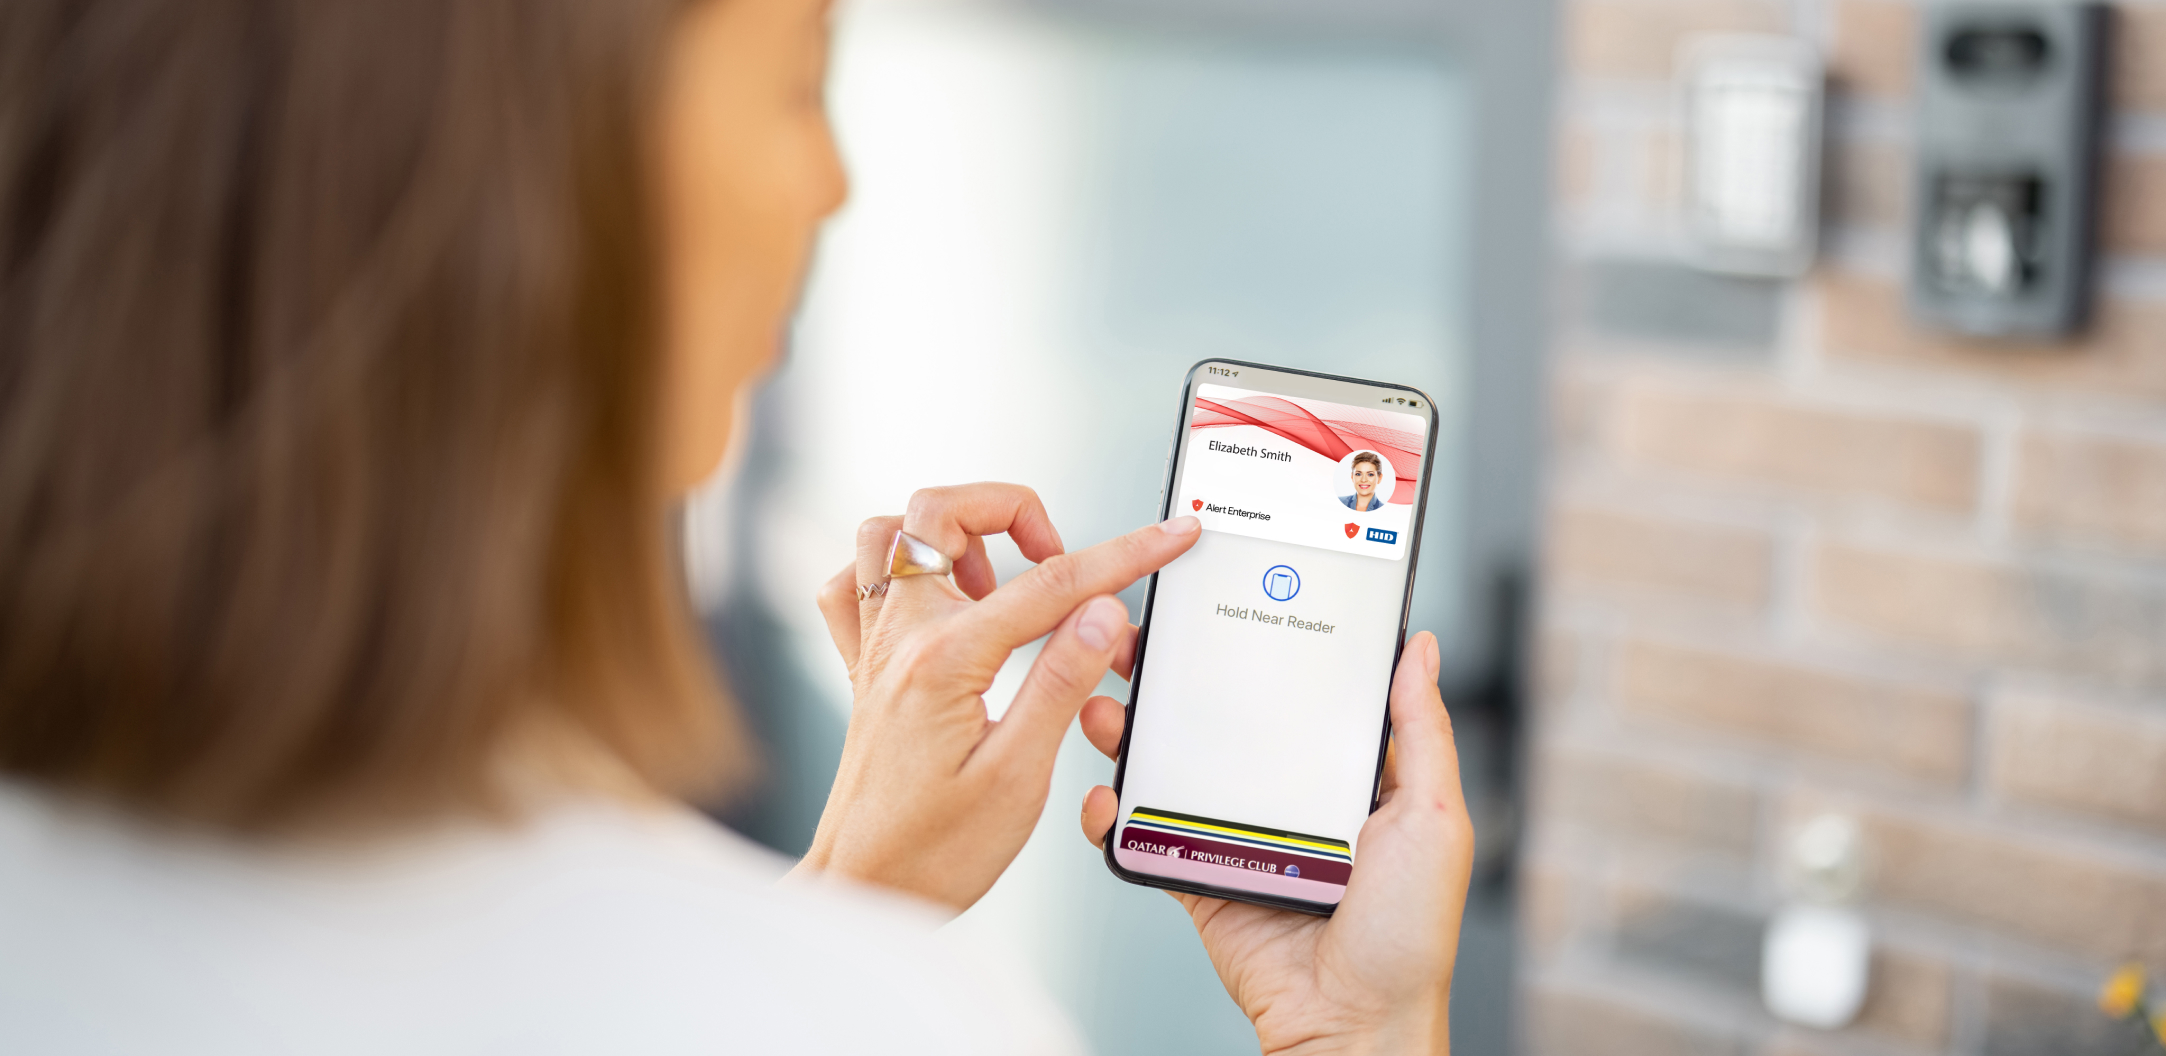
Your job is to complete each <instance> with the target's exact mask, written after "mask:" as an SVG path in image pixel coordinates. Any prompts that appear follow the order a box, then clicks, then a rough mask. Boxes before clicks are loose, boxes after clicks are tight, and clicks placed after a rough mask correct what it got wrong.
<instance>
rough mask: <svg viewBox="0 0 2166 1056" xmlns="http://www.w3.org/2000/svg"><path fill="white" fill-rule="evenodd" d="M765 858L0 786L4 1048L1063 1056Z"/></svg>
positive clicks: (1013, 981) (1034, 1016)
mask: <svg viewBox="0 0 2166 1056" xmlns="http://www.w3.org/2000/svg"><path fill="white" fill-rule="evenodd" d="M781 871H782V863H781V862H780V860H779V859H777V858H775V857H774V856H773V855H770V854H768V853H767V852H765V851H763V850H760V849H758V848H756V847H754V846H753V845H751V844H749V843H747V842H746V841H744V840H743V839H741V838H739V837H737V836H735V835H733V834H731V833H729V832H727V831H725V830H723V829H721V828H719V827H717V826H715V825H713V824H712V823H710V822H708V821H707V820H706V819H705V818H703V817H701V816H699V815H697V814H695V813H693V812H691V811H689V810H683V809H668V810H645V811H643V810H639V809H636V808H632V807H627V806H619V805H611V804H603V803H586V804H581V805H576V806H568V807H565V808H562V809H558V810H554V811H551V812H550V813H548V814H547V815H546V816H544V817H540V818H537V819H534V820H532V821H529V822H527V823H526V824H524V825H522V826H520V827H517V828H506V829H489V828H485V827H479V826H474V827H462V828H457V829H452V830H446V831H441V832H437V833H433V834H430V835H426V836H415V837H412V838H408V839H403V840H400V841H396V842H392V843H378V844H375V845H372V846H369V847H366V848H359V847H357V848H350V849H344V850H325V849H320V848H319V849H316V850H312V851H305V852H304V851H295V850H283V851H281V850H271V849H265V848H261V847H255V846H251V845H244V844H237V843H233V842H228V841H223V840H217V839H212V838H208V837H183V836H178V835H175V834H172V833H168V832H165V831H162V830H158V829H155V828H150V827H146V826H142V825H139V824H135V823H132V822H129V821H126V820H124V819H120V818H116V817H114V816H112V815H110V814H106V813H103V812H98V811H92V810H89V809H87V808H83V807H80V806H75V805H69V804H64V803H62V802H61V801H59V800H56V799H55V798H53V797H50V796H47V795H44V794H41V793H38V792H35V791H32V790H30V789H27V788H25V787H24V786H22V785H20V784H11V783H7V782H0V1051H5V1052H7V1053H10V1054H20V1056H77V1054H101V1056H102V1054H109V1053H114V1054H117V1053H128V1054H134V1053H152V1052H155V1053H159V1054H171V1056H183V1054H198V1053H200V1054H205V1056H210V1054H216V1056H247V1054H253V1053H264V1054H270V1053H277V1054H281V1056H284V1054H294V1053H326V1054H338V1053H368V1054H371V1056H376V1054H392V1053H395V1054H400V1056H407V1054H415V1056H421V1054H434V1053H461V1054H466V1053H487V1054H496V1053H503V1054H507V1056H508V1054H519V1056H538V1054H548V1053H765V1052H788V1053H895V1054H916V1053H926V1054H930V1053H942V1054H979V1053H983V1054H994V1053H999V1054H1012V1053H1021V1054H1038V1053H1042V1054H1048V1056H1052V1054H1060V1056H1067V1054H1072V1053H1077V1052H1080V1051H1081V1046H1080V1044H1079V1043H1078V1042H1077V1040H1076V1038H1075V1034H1074V1032H1073V1030H1072V1028H1070V1027H1069V1026H1068V1025H1067V1023H1066V1022H1065V1021H1064V1020H1063V1019H1062V1018H1061V1017H1060V1016H1059V1014H1058V1013H1057V1012H1056V1011H1054V1009H1053V1006H1052V1005H1051V1004H1050V1002H1048V1001H1047V1000H1046V998H1045V997H1044V995H1043V993H1042V992H1039V991H1037V990H1035V989H1033V988H1031V987H1029V986H1028V985H1027V984H1023V983H1020V982H1018V981H1017V980H1018V974H1017V973H1014V972H1004V971H998V970H992V969H989V968H988V967H987V966H986V965H984V964H982V963H980V962H979V961H977V960H976V959H975V958H973V957H971V956H969V955H967V954H965V953H964V952H963V951H962V950H960V949H958V948H956V947H953V946H951V945H950V944H949V943H947V942H946V941H945V940H943V939H942V938H941V937H940V936H939V935H937V934H936V933H935V928H936V927H937V925H938V924H939V922H940V921H939V918H938V917H937V916H936V915H934V914H932V913H931V912H930V911H929V910H927V909H925V908H923V907H920V906H917V905H915V904H912V903H906V902H904V901H903V900H901V899H899V898H893V897H886V896H882V895H878V894H874V893H871V892H867V891H863V890H857V889H845V888H843V887H841V886H840V885H832V884H825V883H823V884H815V885H800V884H791V883H785V884H781V885H777V883H776V878H777V876H778V875H779V874H780V873H781Z"/></svg>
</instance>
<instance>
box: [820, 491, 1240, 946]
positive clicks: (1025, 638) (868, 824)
mask: <svg viewBox="0 0 2166 1056" xmlns="http://www.w3.org/2000/svg"><path fill="white" fill-rule="evenodd" d="M898 529H900V530H903V531H907V532H909V533H910V534H911V535H913V536H916V537H917V538H919V539H921V540H923V541H925V542H926V543H928V544H930V545H931V546H932V547H933V548H934V549H937V550H939V551H941V552H942V553H944V554H946V555H948V556H949V557H950V558H952V559H953V560H954V562H955V579H954V582H953V583H952V584H951V583H950V582H948V579H947V577H945V576H906V577H903V578H899V579H896V580H894V581H893V582H892V583H890V584H889V586H888V589H887V592H886V594H885V595H884V596H876V597H872V598H866V599H859V598H858V597H857V585H858V584H860V583H878V582H882V581H885V580H886V572H887V561H888V547H889V545H890V543H891V541H892V540H893V539H894V538H895V532H896V531H897V530H898ZM999 533H1006V534H1007V535H1008V536H1009V538H1011V539H1013V540H1014V542H1015V544H1016V546H1017V548H1018V549H1020V550H1021V551H1022V552H1023V556H1025V557H1027V558H1029V559H1031V560H1032V561H1036V562H1038V565H1037V567H1035V568H1032V569H1030V570H1029V571H1026V572H1024V573H1022V574H1021V575H1018V576H1016V577H1015V578H1013V579H1011V580H1009V581H1008V582H1007V583H1006V584H1005V585H996V584H995V583H994V580H993V566H992V563H991V562H990V561H988V560H987V559H986V555H985V543H984V537H985V536H988V535H994V534H999ZM1201 534H1202V532H1201V530H1200V527H1199V525H1198V524H1197V522H1196V518H1194V517H1176V518H1174V519H1172V520H1170V521H1166V522H1165V523H1163V524H1154V525H1150V526H1148V527H1145V528H1139V529H1137V530H1135V531H1133V532H1130V533H1128V534H1127V535H1123V536H1119V537H1116V538H1114V539H1109V540H1107V541H1106V542H1103V543H1100V544H1098V545H1097V546H1094V547H1091V548H1090V549H1088V550H1084V551H1081V552H1078V553H1073V554H1070V553H1064V552H1063V551H1062V546H1061V542H1060V536H1059V534H1058V533H1056V532H1055V531H1054V530H1053V525H1052V522H1051V521H1050V520H1048V519H1047V517H1046V513H1045V507H1044V506H1043V505H1042V504H1040V503H1039V501H1038V496H1037V495H1036V494H1035V493H1033V492H1032V491H1031V490H1030V489H1029V488H1025V487H1021V486H1018V485H1014V484H966V485H962V486H960V487H953V488H929V489H926V490H924V491H920V492H918V493H917V494H916V495H913V496H911V498H910V506H909V509H908V511H907V512H906V513H904V515H903V516H901V517H875V518H873V519H872V520H869V521H866V522H865V523H864V525H863V526H862V527H861V528H860V529H859V531H858V555H857V560H856V561H854V562H852V563H851V565H850V567H848V568H845V569H843V570H842V572H840V573H838V574H837V575H836V576H835V578H834V579H833V580H831V581H829V583H828V585H827V586H826V587H825V588H824V589H822V591H821V592H820V611H821V612H822V613H823V614H824V615H825V616H826V618H827V624H828V630H829V631H830V632H831V633H832V634H833V635H834V637H835V647H836V649H837V650H839V651H840V652H841V653H842V658H843V662H844V663H845V664H847V665H848V666H849V668H850V682H851V686H852V689H853V694H852V697H853V702H852V706H851V712H850V728H849V732H848V733H847V734H846V735H845V736H844V739H843V745H842V765H841V767H840V769H839V770H838V771H837V773H836V775H835V787H834V790H833V791H832V792H831V793H829V795H828V799H827V809H826V810H824V811H822V812H821V814H820V826H819V829H818V831H817V832H815V833H814V834H813V837H812V847H811V849H810V850H809V851H807V852H806V855H805V858H804V861H803V862H802V863H801V868H802V869H805V870H810V871H815V872H823V873H829V874H835V875H841V876H847V877H850V878H852V879H856V880H861V881H866V882H870V883H875V884H880V885H882V886H885V887H889V888H894V889H896V890H900V891H907V892H909V893H911V894H914V895H917V896H919V897H921V898H925V899H927V900H930V901H932V902H936V903H939V904H942V905H945V906H948V907H950V908H952V909H955V910H958V911H960V910H963V909H967V908H969V906H970V905H971V904H972V903H974V902H976V901H977V900H978V898H979V897H980V896H982V895H983V894H985V892H986V890H987V889H989V888H991V887H992V886H993V881H994V880H996V879H999V877H1000V874H1001V872H1002V871H1003V870H1005V869H1007V867H1008V863H1009V862H1011V861H1013V860H1014V859H1015V856H1016V853H1017V852H1019V851H1021V850H1022V849H1023V843H1024V841H1025V840H1027V839H1029V838H1030V833H1031V830H1032V829H1033V828H1035V827H1036V826H1037V824H1038V817H1039V815H1040V814H1042V813H1043V812H1044V810H1045V801H1046V796H1047V794H1048V793H1049V791H1050V789H1051V784H1052V779H1053V760H1054V757H1055V755H1057V754H1058V752H1059V750H1060V742H1061V738H1062V736H1063V735H1065V734H1066V733H1067V731H1068V727H1069V725H1070V724H1071V723H1073V722H1074V721H1075V716H1076V712H1077V710H1079V709H1080V708H1082V707H1083V702H1084V700H1085V699H1087V698H1088V697H1089V696H1090V695H1091V692H1092V691H1093V690H1095V689H1096V688H1097V686H1098V683H1099V681H1100V680H1101V679H1103V678H1104V677H1105V674H1106V672H1107V671H1108V670H1113V671H1116V672H1118V673H1119V674H1120V675H1121V676H1122V677H1126V676H1127V674H1128V666H1129V659H1130V657H1131V656H1133V654H1134V648H1135V628H1133V627H1130V626H1129V625H1128V610H1127V609H1126V608H1125V607H1123V606H1122V605H1121V602H1120V599H1118V598H1115V597H1112V595H1113V593H1114V592H1116V591H1119V590H1121V589H1122V588H1125V587H1127V586H1128V585H1129V584H1131V583H1134V582H1135V581H1136V580H1138V579H1141V578H1142V577H1144V576H1147V575H1149V574H1151V573H1152V572H1156V571H1157V570H1158V569H1159V567H1160V566H1162V565H1164V564H1165V563H1166V562H1168V561H1171V560H1173V559H1174V558H1176V557H1179V556H1181V555H1182V554H1184V553H1186V552H1188V548H1189V547H1191V546H1193V545H1195V542H1196V539H1197V538H1198V537H1199V536H1200V535H1201ZM1039 638H1045V639H1046V641H1045V646H1044V648H1042V649H1040V650H1039V652H1038V657H1037V660H1036V662H1034V663H1033V664H1032V665H1031V668H1030V671H1029V673H1028V674H1026V675H1025V676H1024V678H1023V682H1022V685H1021V686H1020V687H1019V688H1018V689H1017V691H1016V694H1015V699H1014V702H1013V703H1011V704H1010V705H1009V706H1008V710H1007V712H1006V714H1004V715H1003V716H1002V717H1001V718H1000V719H999V720H998V721H995V720H993V719H991V718H989V717H988V715H987V713H986V709H985V697H984V695H985V692H986V691H987V690H988V689H991V688H992V684H993V677H994V675H996V674H997V673H998V672H999V671H1000V668H1001V665H1002V664H1004V663H1006V662H1007V659H1008V656H1009V654H1010V653H1012V652H1013V651H1014V650H1016V649H1018V648H1020V647H1022V646H1024V645H1027V644H1029V643H1030V642H1033V641H1035V640H1037V639H1039Z"/></svg>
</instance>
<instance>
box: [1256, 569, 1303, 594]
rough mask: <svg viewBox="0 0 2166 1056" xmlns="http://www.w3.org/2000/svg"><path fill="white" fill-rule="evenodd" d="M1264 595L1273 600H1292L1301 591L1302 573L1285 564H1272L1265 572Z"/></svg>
mask: <svg viewBox="0 0 2166 1056" xmlns="http://www.w3.org/2000/svg"><path fill="white" fill-rule="evenodd" d="M1263 588H1264V597H1267V598H1270V599H1271V600H1272V601H1292V600H1294V595H1296V594H1299V593H1301V573H1299V572H1296V571H1294V570H1293V569H1291V568H1289V567H1287V566H1285V565H1272V566H1271V568H1270V570H1269V571H1267V572H1265V573H1264V578H1263Z"/></svg>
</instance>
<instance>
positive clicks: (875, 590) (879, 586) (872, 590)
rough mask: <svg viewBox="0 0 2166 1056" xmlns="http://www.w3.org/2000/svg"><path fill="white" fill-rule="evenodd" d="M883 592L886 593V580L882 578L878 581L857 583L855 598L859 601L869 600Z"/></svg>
mask: <svg viewBox="0 0 2166 1056" xmlns="http://www.w3.org/2000/svg"><path fill="white" fill-rule="evenodd" d="M885 593H887V580H884V579H883V580H881V581H880V582H878V583H860V584H858V585H857V600H859V601H871V600H872V599H874V598H877V597H879V596H880V595H882V594H885Z"/></svg>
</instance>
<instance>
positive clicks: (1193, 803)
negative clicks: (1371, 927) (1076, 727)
mask: <svg viewBox="0 0 2166 1056" xmlns="http://www.w3.org/2000/svg"><path fill="white" fill-rule="evenodd" d="M1435 422H1436V413H1435V410H1434V408H1433V407H1432V406H1431V405H1430V401H1429V398H1428V396H1427V395H1425V394H1423V393H1422V392H1420V391H1419V390H1417V389H1413V388H1409V387H1406V386H1401V385H1390V384H1384V383H1379V382H1367V381H1359V380H1355V379H1351V378H1336V377H1330V376H1327V375H1318V374H1309V373H1305V372H1301V371H1292V370H1284V369H1279V368H1272V367H1265V366H1259V365H1256V364H1250V363H1239V362H1233V361H1225V360H1208V361H1205V362H1203V363H1199V364H1197V365H1196V366H1195V368H1193V369H1191V370H1190V371H1189V374H1188V380H1187V383H1186V385H1185V386H1184V391H1183V401H1182V409H1181V418H1180V423H1179V425H1178V427H1177V428H1176V431H1175V436H1174V445H1173V453H1172V456H1171V464H1170V466H1169V467H1168V473H1167V483H1166V493H1165V503H1164V505H1165V510H1164V511H1163V512H1162V516H1178V515H1180V514H1184V513H1187V514H1194V515H1195V516H1197V517H1198V518H1201V519H1202V521H1203V535H1202V538H1200V539H1198V540H1197V542H1196V545H1195V547H1194V548H1192V549H1191V550H1189V552H1188V553H1186V554H1183V555H1182V556H1181V557H1180V558H1179V559H1178V560H1176V561H1174V562H1173V563H1171V564H1169V565H1167V566H1166V567H1165V568H1164V569H1162V570H1160V571H1159V572H1158V574H1157V575H1155V576H1153V577H1152V579H1151V588H1150V596H1149V599H1148V600H1147V602H1146V603H1145V607H1144V616H1143V623H1142V630H1141V633H1140V635H1139V638H1138V642H1137V656H1136V668H1135V671H1134V673H1133V678H1132V682H1131V687H1130V695H1129V706H1128V731H1127V734H1126V735H1125V737H1124V739H1123V741H1122V745H1121V753H1120V760H1119V765H1118V769H1117V770H1116V772H1115V777H1114V789H1115V791H1116V792H1117V793H1118V794H1119V796H1120V814H1119V816H1118V819H1117V820H1116V821H1115V823H1114V828H1113V832H1112V833H1111V835H1110V837H1109V839H1108V840H1107V842H1106V861H1107V864H1108V865H1109V866H1110V867H1111V868H1112V869H1113V871H1114V873H1115V874H1116V875H1118V876H1120V877H1121V878H1122V879H1124V880H1128V881H1130V882H1133V883H1143V884H1151V885H1154V886H1160V887H1170V888H1174V889H1177V890H1184V891H1195V892H1199V893H1203V894H1212V895H1218V896H1221V897H1228V898H1239V899H1242V900H1245V901H1251V902H1264V903H1267V904H1272V905H1280V906H1286V907H1289V908H1295V909H1303V910H1307V911H1310V912H1329V910H1330V907H1332V906H1335V905H1337V904H1338V901H1339V898H1340V896H1341V895H1342V894H1343V893H1344V892H1345V885H1346V881H1347V877H1348V876H1349V875H1350V873H1351V871H1352V868H1353V863H1354V859H1355V858H1356V857H1357V856H1358V855H1359V854H1360V851H1361V848H1360V846H1359V838H1358V837H1359V834H1360V830H1361V826H1362V823H1363V822H1364V821H1365V820H1367V818H1368V816H1369V811H1370V810H1371V809H1372V808H1373V807H1374V805H1375V797H1376V783H1377V778H1378V775H1379V773H1380V772H1381V768H1382V765H1383V751H1384V744H1385V733H1386V726H1385V710H1386V708H1385V705H1386V700H1387V697H1388V695H1389V693H1390V689H1391V674H1392V668H1393V665H1394V663H1395V662H1396V660H1397V658H1398V653H1399V648H1400V645H1401V643H1402V640H1403V639H1404V636H1405V631H1406V612H1407V592H1408V590H1409V588H1410V587H1411V586H1412V584H1413V578H1414V554H1415V549H1416V546H1417V544H1418V542H1419V540H1420V535H1421V520H1422V517H1421V515H1422V509H1423V507H1424V505H1425V502H1424V500H1425V499H1426V497H1427V494H1428V479H1427V477H1428V470H1429V462H1430V459H1431V457H1432V455H1433V454H1434V446H1435V432H1436V429H1435Z"/></svg>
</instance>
